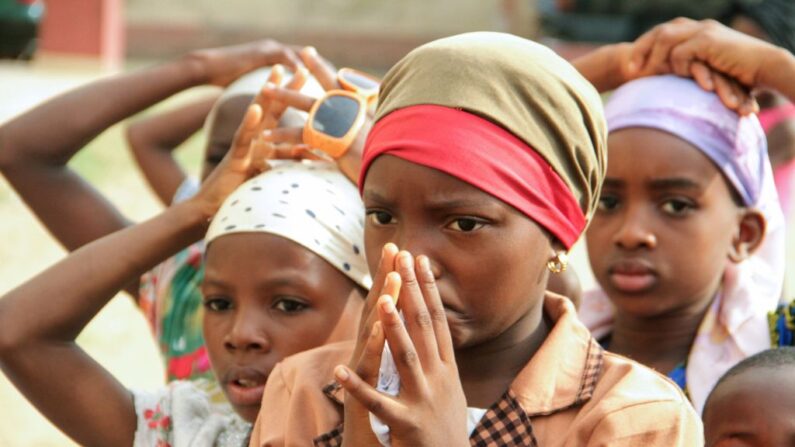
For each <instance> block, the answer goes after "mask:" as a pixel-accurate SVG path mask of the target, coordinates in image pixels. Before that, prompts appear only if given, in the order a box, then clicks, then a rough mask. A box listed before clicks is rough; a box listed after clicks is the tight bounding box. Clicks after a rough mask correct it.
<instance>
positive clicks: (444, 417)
mask: <svg viewBox="0 0 795 447" xmlns="http://www.w3.org/2000/svg"><path fill="white" fill-rule="evenodd" d="M396 251H397V247H395V246H394V245H393V244H387V245H386V246H385V247H384V250H383V251H382V258H381V263H380V265H379V271H378V272H377V274H376V280H378V279H381V278H383V282H376V283H375V284H383V288H381V289H380V290H378V289H377V288H373V289H372V290H371V293H370V295H369V296H368V299H367V304H366V306H367V307H366V309H365V314H364V318H363V321H364V323H363V324H362V327H361V332H360V337H359V338H358V340H357V346H356V349H355V351H354V355H353V358H352V360H351V363H350V365H349V366H347V367H346V366H343V365H339V366H337V368H336V369H335V376H336V378H337V381H338V382H339V383H340V384H341V385H342V387H343V388H344V389H345V391H346V397H345V418H344V420H345V433H346V434H347V433H351V434H356V435H357V436H360V437H362V438H371V439H372V430H371V428H370V426H369V424H370V423H369V418H368V415H369V413H372V414H373V415H374V416H376V417H378V418H379V419H380V420H381V421H382V422H383V423H384V424H386V425H387V426H389V428H390V432H389V436H390V439H391V443H392V445H395V446H398V445H407V446H409V445H442V444H445V445H446V444H450V445H459V444H460V445H464V444H466V442H467V438H468V434H467V427H466V421H467V418H466V409H467V402H466V397H465V396H464V391H463V387H462V385H461V382H460V379H458V377H459V375H458V367H457V364H456V360H455V353H454V348H453V341H452V336H451V334H450V329H449V327H448V323H447V317H446V312H445V310H444V307H443V305H442V300H441V297H440V296H439V291H438V289H437V288H436V281H435V279H434V274H433V272H432V271H431V267H430V262H429V261H428V258H427V257H426V256H418V257H417V258H414V257H413V256H412V254H411V253H409V252H407V251H401V252H399V253H395V252H396ZM390 264H391V265H390ZM398 309H399V310H400V311H401V312H402V313H403V318H401V316H400V315H399V314H398ZM376 319H377V321H375V322H373V323H371V322H372V321H373V320H376ZM368 326H370V327H368ZM386 342H388V343H389V347H390V350H391V352H392V354H393V356H394V359H395V364H396V367H397V371H398V373H399V374H400V393H399V395H398V396H395V397H393V396H390V395H387V394H385V393H382V392H380V391H378V390H377V389H376V384H377V382H378V377H379V372H380V366H381V355H382V353H383V349H384V344H385V343H386ZM368 412H369V413H368ZM364 441H366V439H349V438H348V437H346V438H345V441H344V442H345V445H359V444H362V445H365V442H364ZM366 445H371V444H366Z"/></svg>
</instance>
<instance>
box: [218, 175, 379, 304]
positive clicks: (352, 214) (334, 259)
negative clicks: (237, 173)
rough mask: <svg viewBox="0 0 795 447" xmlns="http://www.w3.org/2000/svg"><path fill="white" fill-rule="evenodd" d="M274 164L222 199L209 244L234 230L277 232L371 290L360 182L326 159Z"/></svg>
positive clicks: (235, 231) (238, 231)
mask: <svg viewBox="0 0 795 447" xmlns="http://www.w3.org/2000/svg"><path fill="white" fill-rule="evenodd" d="M270 165H271V166H272V169H270V170H268V171H265V172H263V173H262V174H260V175H258V176H256V177H254V178H252V179H251V180H249V181H247V182H246V183H244V184H242V185H240V187H238V188H237V189H236V190H235V192H233V193H232V194H231V195H230V196H229V197H228V198H227V199H226V201H224V203H223V205H221V209H220V210H219V211H218V213H217V214H216V215H215V217H214V218H213V220H212V222H211V223H210V229H209V230H208V231H207V236H206V237H205V242H206V243H207V244H208V246H209V244H210V243H211V242H212V241H213V240H215V239H217V238H219V237H222V236H225V235H227V234H232V233H250V232H262V233H270V234H275V235H277V236H281V237H284V238H287V239H289V240H291V241H293V242H296V243H298V244H301V245H302V246H304V247H306V248H307V249H308V250H310V251H312V252H313V253H315V254H317V255H318V256H320V257H321V258H323V259H325V260H326V261H328V262H329V263H330V264H331V265H333V266H334V267H336V268H337V269H339V271H341V272H342V273H344V274H345V275H346V276H348V277H349V278H351V279H352V280H353V281H354V282H356V283H357V284H359V285H360V286H362V287H364V288H365V289H369V288H370V286H371V285H372V280H371V278H370V274H369V273H368V269H367V262H366V261H365V257H364V251H363V243H364V205H363V204H362V201H361V199H360V197H359V192H358V190H357V189H356V186H355V185H354V184H353V183H351V182H350V181H349V180H348V179H347V178H346V177H345V176H344V175H343V174H342V173H341V172H340V171H339V169H338V168H337V166H336V165H335V164H333V163H329V162H325V161H308V160H305V161H272V162H270Z"/></svg>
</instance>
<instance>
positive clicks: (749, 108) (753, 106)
mask: <svg viewBox="0 0 795 447" xmlns="http://www.w3.org/2000/svg"><path fill="white" fill-rule="evenodd" d="M752 113H759V103H758V102H756V98H754V97H753V95H749V96H748V97H747V98H746V99H745V101H744V102H743V104H742V105H741V106H740V115H743V116H745V115H750V114H752Z"/></svg>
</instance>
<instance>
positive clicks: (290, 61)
mask: <svg viewBox="0 0 795 447" xmlns="http://www.w3.org/2000/svg"><path fill="white" fill-rule="evenodd" d="M283 51H284V56H283V58H284V65H286V66H287V67H289V68H290V69H291V70H293V71H296V70H299V69H301V68H303V66H304V64H303V63H302V62H301V58H300V57H298V53H297V52H296V51H295V50H294V49H293V48H285V49H284V50H283Z"/></svg>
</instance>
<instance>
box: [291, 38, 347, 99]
mask: <svg viewBox="0 0 795 447" xmlns="http://www.w3.org/2000/svg"><path fill="white" fill-rule="evenodd" d="M299 55H300V56H301V60H302V61H303V62H304V65H306V68H307V69H309V72H310V73H312V76H314V77H315V79H317V82H318V83H319V84H320V85H321V86H322V87H323V90H326V91H329V90H338V89H339V88H340V84H339V82H337V72H336V71H334V70H333V69H332V68H331V67H329V66H328V65H326V63H325V62H324V61H323V60H322V58H321V57H320V55H318V54H317V50H316V49H315V47H306V48H304V49H303V50H301V52H300V53H299Z"/></svg>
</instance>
